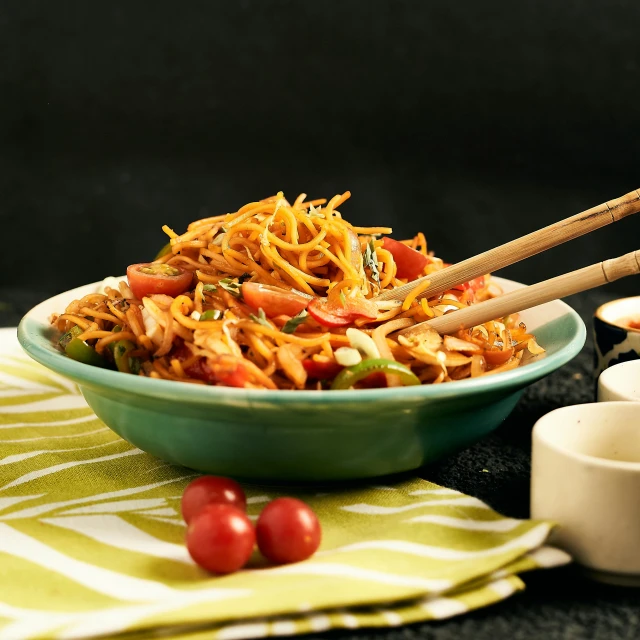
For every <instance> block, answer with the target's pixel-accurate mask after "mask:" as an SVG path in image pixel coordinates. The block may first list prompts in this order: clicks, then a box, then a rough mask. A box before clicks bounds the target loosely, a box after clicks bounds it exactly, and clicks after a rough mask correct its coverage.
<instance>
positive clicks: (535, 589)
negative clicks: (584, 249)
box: [0, 286, 640, 640]
mask: <svg viewBox="0 0 640 640" xmlns="http://www.w3.org/2000/svg"><path fill="white" fill-rule="evenodd" d="M51 293H53V292H39V291H28V292H25V291H24V290H20V291H18V290H11V289H7V288H3V287H1V286H0V326H15V325H16V324H17V323H18V321H19V319H20V317H21V316H22V314H23V313H24V312H25V311H27V310H28V309H29V308H30V307H31V306H33V305H34V304H35V303H36V302H39V301H40V300H42V299H44V298H45V297H47V296H48V295H50V294H51ZM613 297H615V295H614V294H612V293H611V292H610V291H607V290H603V291H598V292H595V293H594V292H591V293H588V294H581V295H578V296H574V297H572V298H570V299H568V300H567V302H569V304H571V305H572V306H573V307H574V308H575V309H576V310H577V311H578V312H579V313H580V314H581V315H582V317H583V319H584V320H585V322H586V323H587V326H588V327H589V328H590V317H591V315H592V313H593V311H594V310H595V308H596V307H597V306H598V305H599V304H601V303H602V302H604V301H606V300H608V299H612V298H613ZM592 349H593V347H592V344H591V337H590V336H589V338H588V341H587V344H586V346H585V348H584V349H583V351H582V353H581V354H580V355H579V356H578V357H577V358H575V359H574V360H573V361H572V362H571V363H569V364H568V365H567V366H565V367H564V368H563V369H561V370H560V371H557V372H556V373H554V374H553V375H551V376H549V377H548V378H545V379H544V380H541V381H540V382H538V383H536V384H534V385H532V386H531V387H530V388H529V389H527V391H526V392H525V394H524V396H523V398H522V400H521V401H520V403H519V404H518V406H517V407H516V409H515V411H514V412H513V413H512V414H511V416H510V417H509V418H508V419H507V420H506V421H505V422H504V424H503V425H502V426H501V427H500V428H499V429H498V430H497V431H496V432H495V433H494V434H493V435H491V436H490V437H488V438H486V439H485V440H483V441H482V442H479V443H478V444H476V445H474V446H473V447H471V448H469V449H467V450H465V451H462V452H461V453H459V454H458V455H455V456H452V457H450V458H448V459H446V460H444V461H443V462H441V463H439V464H438V465H434V466H432V467H429V468H425V469H422V470H421V472H420V475H421V476H422V477H424V478H425V479H427V480H430V481H432V482H436V483H438V484H441V485H444V486H447V487H450V488H453V489H457V490H459V491H463V492H464V493H468V494H471V495H473V496H476V497H478V498H480V499H481V500H484V501H486V502H487V503H489V504H490V505H491V506H492V507H493V508H495V509H497V510H498V511H500V512H501V513H504V514H505V515H508V516H512V517H517V518H525V517H527V516H528V515H529V468H530V452H531V428H532V426H533V424H534V422H535V421H536V420H537V419H538V418H539V417H540V416H542V415H543V414H545V413H547V412H548V411H551V410H552V409H556V408H557V407H560V406H564V405H567V404H578V403H581V402H591V401H592V400H593V389H594V386H593V379H592ZM485 470H486V471H485ZM487 471H488V473H487ZM639 543H640V541H639ZM524 579H525V582H526V584H527V589H526V591H525V592H524V593H522V594H518V595H516V596H513V597H512V598H509V599H508V600H506V601H504V602H502V603H500V604H498V605H495V606H492V607H489V608H486V609H482V610H480V611H477V612H473V613H469V614H466V615H464V616H460V617H457V618H453V619H451V620H447V621H443V622H437V623H432V622H430V623H425V624H417V625H410V626H406V627H401V628H397V629H384V630H362V631H354V630H344V631H334V632H330V633H326V634H323V635H324V636H325V637H331V638H345V639H346V638H350V639H351V638H353V639H355V638H372V639H375V640H396V639H400V638H403V639H405V640H407V639H410V638H425V639H433V640H449V639H452V640H453V639H455V640H458V639H460V638H473V639H474V640H485V639H486V640H495V639H496V638H510V639H513V640H530V639H538V638H540V639H547V640H556V639H557V640H574V639H576V640H577V639H580V640H582V639H598V640H599V639H602V640H618V639H623V638H624V639H634V638H640V590H633V589H630V590H625V589H620V588H615V587H607V586H604V585H599V584H597V583H593V582H589V581H587V580H585V579H583V578H582V577H581V576H580V574H579V573H578V571H577V570H576V569H575V568H574V567H565V568H561V569H554V570H547V571H537V572H534V573H531V574H527V575H525V576H524Z"/></svg>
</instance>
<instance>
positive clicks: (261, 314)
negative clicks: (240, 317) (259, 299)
mask: <svg viewBox="0 0 640 640" xmlns="http://www.w3.org/2000/svg"><path fill="white" fill-rule="evenodd" d="M249 317H250V318H251V319H252V320H253V321H254V322H257V323H258V324H261V325H263V326H265V327H270V326H271V324H269V321H268V320H267V316H266V315H265V313H264V311H263V310H262V308H260V309H258V315H257V316H255V315H254V314H253V313H250V314H249Z"/></svg>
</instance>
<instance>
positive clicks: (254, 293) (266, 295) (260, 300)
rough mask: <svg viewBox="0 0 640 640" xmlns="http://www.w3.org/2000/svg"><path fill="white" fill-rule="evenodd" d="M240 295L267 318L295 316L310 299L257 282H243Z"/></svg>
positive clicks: (305, 306) (304, 307)
mask: <svg viewBox="0 0 640 640" xmlns="http://www.w3.org/2000/svg"><path fill="white" fill-rule="evenodd" d="M242 297H243V299H244V301H245V302H246V303H247V304H248V305H249V306H250V307H251V308H252V309H255V310H256V311H257V310H258V309H262V310H263V311H264V313H265V315H266V316H267V317H269V318H275V317H276V316H280V315H287V316H295V315H297V314H298V313H300V312H301V311H302V310H303V309H306V308H307V305H308V304H309V300H310V299H309V298H305V297H304V296H301V295H299V294H297V293H292V292H290V291H285V290H284V289H278V287H271V286H269V285H268V284H258V283H257V282H244V283H243V284H242Z"/></svg>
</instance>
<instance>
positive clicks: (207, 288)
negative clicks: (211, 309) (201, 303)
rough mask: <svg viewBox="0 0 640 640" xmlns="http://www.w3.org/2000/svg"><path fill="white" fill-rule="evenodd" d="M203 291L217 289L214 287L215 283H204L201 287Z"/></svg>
mask: <svg viewBox="0 0 640 640" xmlns="http://www.w3.org/2000/svg"><path fill="white" fill-rule="evenodd" d="M202 290H203V291H217V290H218V287H216V285H215V284H205V285H204V287H202Z"/></svg>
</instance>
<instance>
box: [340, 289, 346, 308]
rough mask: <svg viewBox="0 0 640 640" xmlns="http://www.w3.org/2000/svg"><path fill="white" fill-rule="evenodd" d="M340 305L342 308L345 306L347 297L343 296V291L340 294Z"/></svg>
mask: <svg viewBox="0 0 640 640" xmlns="http://www.w3.org/2000/svg"><path fill="white" fill-rule="evenodd" d="M340 303H341V304H342V306H343V307H346V306H347V297H346V296H345V295H344V291H341V292H340Z"/></svg>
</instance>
